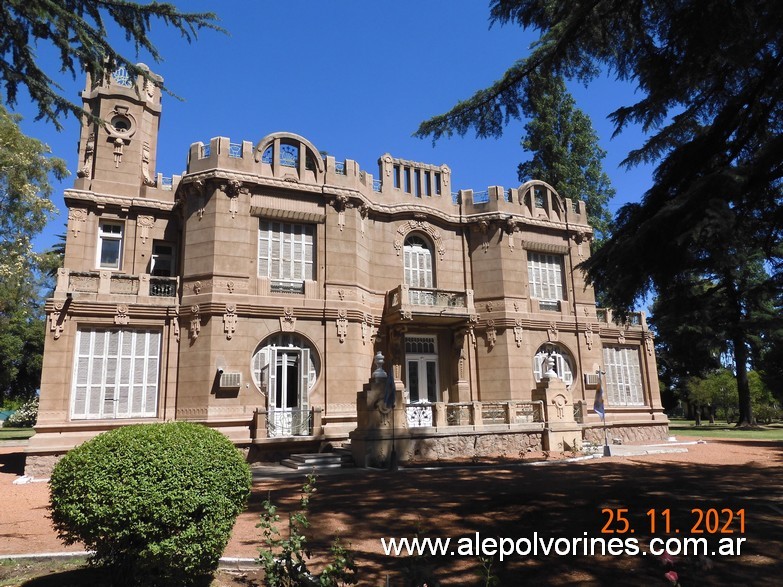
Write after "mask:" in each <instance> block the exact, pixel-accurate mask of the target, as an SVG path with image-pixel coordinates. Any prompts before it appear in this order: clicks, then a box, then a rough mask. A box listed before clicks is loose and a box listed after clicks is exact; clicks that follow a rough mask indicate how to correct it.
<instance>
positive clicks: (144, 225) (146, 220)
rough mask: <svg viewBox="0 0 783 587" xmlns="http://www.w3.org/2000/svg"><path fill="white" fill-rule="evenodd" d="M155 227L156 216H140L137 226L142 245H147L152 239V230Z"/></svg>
mask: <svg viewBox="0 0 783 587" xmlns="http://www.w3.org/2000/svg"><path fill="white" fill-rule="evenodd" d="M154 225H155V217H154V216H139V217H138V218H136V226H137V227H138V228H139V238H141V243H142V244H144V245H146V244H147V239H148V238H149V237H150V228H152V227H153V226H154Z"/></svg>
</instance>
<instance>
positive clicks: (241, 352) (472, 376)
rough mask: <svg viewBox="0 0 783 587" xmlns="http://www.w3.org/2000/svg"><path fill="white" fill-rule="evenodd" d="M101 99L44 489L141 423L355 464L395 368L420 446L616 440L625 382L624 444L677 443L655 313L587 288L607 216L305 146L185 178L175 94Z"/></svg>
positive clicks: (44, 424) (51, 411) (538, 186)
mask: <svg viewBox="0 0 783 587" xmlns="http://www.w3.org/2000/svg"><path fill="white" fill-rule="evenodd" d="M150 75H151V76H152V77H153V78H154V74H150ZM82 99H83V104H84V108H85V109H86V110H87V111H88V112H91V113H92V114H94V115H96V116H97V117H99V118H100V119H101V120H103V121H105V122H106V124H104V125H101V124H98V123H95V124H93V123H90V124H84V125H83V126H82V129H81V137H80V140H79V167H78V170H77V173H76V176H77V177H76V179H75V182H74V185H73V188H71V189H68V190H66V191H65V202H66V205H67V207H68V228H67V240H66V248H65V262H64V268H62V269H60V271H59V275H58V280H57V287H56V289H55V291H54V294H53V296H52V298H51V299H49V300H48V301H47V303H46V314H47V337H46V345H45V352H44V365H43V375H42V381H41V392H40V411H39V418H38V424H37V426H36V431H37V433H36V435H35V436H34V437H33V438H32V439H31V441H30V444H29V447H28V449H27V450H28V454H27V462H28V469H29V470H31V471H32V472H33V473H35V472H36V471H43V470H45V469H46V468H47V467H50V466H51V462H52V461H53V459H55V458H57V456H58V455H61V454H62V453H63V452H65V451H66V450H68V449H69V448H71V447H73V446H75V445H76V444H79V443H81V442H83V441H84V440H85V439H88V438H90V437H92V436H94V435H95V434H97V433H99V432H100V431H103V430H107V429H110V428H113V427H116V426H120V425H124V424H128V423H138V422H155V421H161V422H162V421H169V420H190V421H197V422H203V423H205V424H207V425H209V426H211V427H214V428H216V429H218V430H220V431H222V432H223V433H225V434H226V435H227V436H228V437H229V438H230V439H232V440H233V441H234V442H235V443H236V444H237V445H238V446H240V447H243V448H247V449H248V450H249V452H250V454H251V457H252V456H253V455H255V456H257V457H258V458H264V455H275V456H277V455H280V454H285V453H287V452H296V451H299V452H301V451H303V450H304V451H308V450H310V451H316V450H318V449H319V447H320V448H322V449H323V447H324V445H325V444H326V443H327V442H328V443H331V444H334V445H338V444H341V443H342V442H344V441H346V440H347V439H348V437H349V434H351V433H352V432H354V431H355V429H356V428H357V394H358V393H359V392H361V391H362V390H363V388H366V387H367V386H368V385H369V383H370V381H371V375H372V373H373V371H374V370H375V365H374V362H373V361H374V357H375V356H376V354H377V353H378V352H379V351H380V352H381V353H382V355H383V357H384V360H385V367H384V369H386V370H387V371H388V372H389V374H390V376H391V377H393V379H394V385H395V389H396V390H397V391H399V392H400V397H401V398H402V401H403V402H404V409H405V410H407V411H405V412H402V413H403V414H404V415H403V418H402V419H403V421H402V422H399V421H398V422H397V423H396V424H394V425H393V426H397V427H400V428H402V427H404V428H406V429H407V433H408V434H414V432H412V431H416V430H418V432H416V433H417V434H419V435H420V436H421V437H422V438H424V437H426V438H430V439H433V438H435V439H437V438H452V439H453V438H462V437H471V438H479V437H481V438H484V443H485V446H484V449H483V450H484V451H485V452H492V451H493V450H495V449H497V450H499V451H500V452H503V451H504V450H505V452H509V451H508V447H516V446H518V445H519V443H516V444H515V443H514V442H512V441H510V440H509V435H511V437H524V439H525V440H524V442H523V443H522V444H521V445H519V446H533V447H535V446H541V438H542V434H543V433H544V432H545V431H546V430H547V428H548V426H549V421H550V420H551V418H550V417H548V416H547V414H548V413H550V410H549V409H548V406H547V405H546V404H547V403H549V404H550V406H549V407H551V405H554V403H552V402H555V403H557V402H560V403H557V409H558V410H559V413H560V414H561V416H563V406H565V410H567V411H568V414H567V416H564V417H565V420H566V421H568V422H572V423H573V424H572V425H571V427H570V430H572V431H576V432H575V433H574V434H575V435H578V436H580V439H579V440H581V439H588V440H595V439H600V442H602V441H603V431H602V424H601V420H600V418H599V416H598V414H596V413H595V412H594V411H593V401H594V397H595V394H596V390H597V388H598V386H599V375H598V374H599V372H603V373H605V375H603V383H602V385H603V389H604V391H605V400H606V425H607V427H608V430H609V435H610V437H612V438H623V439H625V440H636V439H639V440H642V439H644V440H650V439H659V438H660V439H663V438H665V437H666V435H667V423H668V420H667V419H666V416H665V415H664V413H663V409H662V406H661V401H660V395H659V390H658V378H657V371H656V364H655V356H654V351H653V339H652V335H651V333H650V331H649V330H648V328H647V324H646V321H645V317H644V315H643V314H635V315H632V316H631V317H630V319H629V320H627V321H625V322H623V323H618V322H616V321H614V320H613V318H612V314H611V312H610V311H609V310H603V309H599V308H596V304H595V298H594V293H593V290H592V288H591V287H590V286H588V285H586V284H585V282H584V279H583V276H582V273H581V272H580V271H579V270H576V269H575V267H576V266H577V265H578V264H579V263H580V262H582V261H584V260H585V259H586V258H587V257H588V256H589V254H590V241H591V237H592V230H591V228H590V226H589V224H588V219H587V214H586V212H585V205H584V203H583V202H581V201H571V200H569V199H564V198H562V197H561V196H560V195H558V193H557V192H556V191H555V190H554V189H553V188H552V187H551V186H549V185H547V184H546V183H543V182H540V181H531V182H528V183H526V184H524V185H522V186H520V187H518V188H512V189H508V188H504V187H500V186H491V187H489V188H488V189H487V190H486V191H484V192H474V191H471V190H460V191H457V190H456V189H455V188H454V187H453V186H452V182H451V170H450V169H449V167H448V166H446V165H431V164H426V163H417V162H414V161H408V160H405V159H399V158H397V157H394V156H392V155H390V154H384V155H382V156H381V157H380V158H379V160H378V169H377V176H376V175H374V174H372V173H369V172H368V171H365V170H363V169H361V168H360V167H359V165H358V164H357V163H356V162H355V161H352V160H350V159H348V160H345V161H337V160H336V159H335V158H334V157H332V156H323V155H322V154H321V152H320V151H319V150H318V148H317V147H316V146H315V145H314V144H312V143H311V142H310V141H309V140H307V139H306V138H305V137H302V136H299V135H296V134H293V133H289V132H275V133H272V134H269V135H267V136H265V137H263V138H261V139H260V140H259V141H258V142H257V143H251V142H248V141H243V142H232V141H231V140H230V139H228V138H224V137H218V138H213V139H212V140H211V141H210V142H209V144H202V143H200V142H198V143H194V144H193V145H192V146H191V147H190V151H189V153H188V157H187V170H186V171H185V173H184V174H183V175H182V176H176V175H175V176H173V177H171V178H168V177H164V176H163V175H162V174H160V173H157V172H156V154H157V138H158V128H159V123H160V115H161V93H160V90H159V88H158V87H157V85H156V84H154V83H151V82H150V81H148V80H145V78H144V77H142V76H139V77H138V79H136V78H131V77H130V76H129V75H128V73H127V72H126V71H125V70H124V69H122V68H121V69H120V70H118V71H116V72H114V74H113V75H112V76H110V77H109V78H108V79H106V80H103V81H101V82H99V83H93V81H91V80H88V82H87V86H86V89H85V90H84V92H83V93H82ZM555 374H556V377H557V380H558V382H560V383H559V385H560V386H561V387H562V389H564V390H566V391H565V392H564V395H563V396H562V398H563V399H558V400H557V401H555V400H552V402H549V398H548V396H546V394H543V395H542V392H541V389H542V380H545V378H546V377H547V375H549V376H553V375H555ZM545 386H546V385H544V387H545ZM362 409H363V408H362ZM552 413H554V412H552ZM487 434H489V435H490V436H486V435H487ZM414 435H415V434H414ZM482 435H484V436H482ZM485 436H486V437H485ZM560 448H561V449H565V446H560ZM514 450H516V448H514ZM416 455H420V453H419V452H416V454H415V455H414V454H413V453H411V455H408V456H409V457H413V456H416ZM438 456H443V455H441V454H440V453H439V454H438Z"/></svg>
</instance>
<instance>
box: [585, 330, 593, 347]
mask: <svg viewBox="0 0 783 587" xmlns="http://www.w3.org/2000/svg"><path fill="white" fill-rule="evenodd" d="M593 335H594V331H593V325H592V324H588V325H587V330H585V344H587V350H588V351H591V350H593Z"/></svg>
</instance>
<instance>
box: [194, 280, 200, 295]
mask: <svg viewBox="0 0 783 587" xmlns="http://www.w3.org/2000/svg"><path fill="white" fill-rule="evenodd" d="M193 293H194V294H200V293H201V282H200V281H197V282H195V283H194V284H193Z"/></svg>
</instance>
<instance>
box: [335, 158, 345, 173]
mask: <svg viewBox="0 0 783 587" xmlns="http://www.w3.org/2000/svg"><path fill="white" fill-rule="evenodd" d="M334 172H335V173H336V174H337V175H345V162H340V161H335V162H334Z"/></svg>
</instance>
